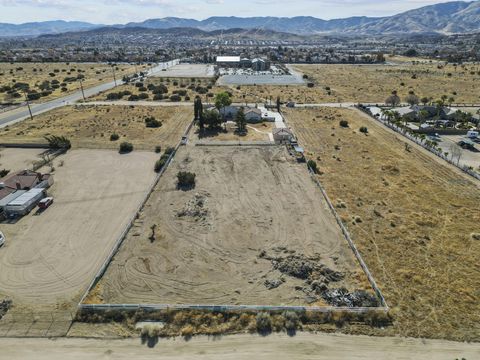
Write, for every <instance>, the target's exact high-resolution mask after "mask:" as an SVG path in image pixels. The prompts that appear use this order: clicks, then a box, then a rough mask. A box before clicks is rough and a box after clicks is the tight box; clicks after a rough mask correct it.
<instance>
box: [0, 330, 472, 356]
mask: <svg viewBox="0 0 480 360" xmlns="http://www.w3.org/2000/svg"><path fill="white" fill-rule="evenodd" d="M0 347H1V348H2V352H1V353H0V359H36V360H47V359H48V360H57V359H59V360H60V359H61V360H63V359H66V358H68V359H85V358H88V359H182V360H184V359H209V360H212V359H213V360H214V359H222V360H224V359H248V360H249V359H276V360H282V359H288V360H290V359H298V360H301V359H305V360H307V359H308V360H310V359H312V358H314V359H318V360H322V359H325V360H327V359H328V360H331V359H345V360H346V359H352V358H353V356H354V358H355V359H365V360H367V359H368V360H371V359H385V358H388V359H392V360H397V359H398V360H400V359H422V360H426V359H429V360H434V359H435V360H452V359H461V358H465V359H476V358H477V357H478V356H479V355H480V346H479V345H478V344H465V343H456V342H448V341H439V340H426V341H425V340H419V339H418V340H417V339H402V338H388V337H384V338H376V337H368V336H347V335H338V334H310V333H299V334H297V335H296V336H294V337H289V336H287V335H285V334H282V335H270V336H267V337H261V336H258V335H233V336H226V337H222V338H209V337H194V338H193V339H191V340H190V341H184V340H181V339H169V340H160V341H159V343H158V344H156V346H155V347H154V348H149V347H148V346H147V345H145V344H144V345H142V344H140V340H137V339H135V340H133V339H128V340H92V339H75V338H64V339H28V340H25V339H0ZM353 354H354V355H353Z"/></svg>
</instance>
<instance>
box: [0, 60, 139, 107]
mask: <svg viewBox="0 0 480 360" xmlns="http://www.w3.org/2000/svg"><path fill="white" fill-rule="evenodd" d="M144 67H146V65H142V66H138V67H137V70H138V71H140V70H141V69H142V68H144ZM133 72H135V67H134V66H133V65H124V64H119V65H117V66H116V67H115V76H116V78H117V79H121V78H122V77H123V76H124V75H127V74H130V73H133ZM50 74H53V76H51V75H50ZM79 75H83V76H84V79H83V86H84V87H90V86H94V85H98V84H100V83H103V82H109V81H113V73H112V68H111V66H110V65H108V64H99V63H14V64H10V63H2V64H1V70H0V88H2V87H4V86H10V87H12V86H14V85H15V83H27V84H29V86H30V90H35V91H37V92H39V93H41V92H42V90H47V89H42V88H41V87H40V85H41V84H42V83H43V82H44V81H49V82H50V86H49V87H48V90H50V91H52V93H51V94H49V95H47V96H42V97H41V98H40V99H39V100H37V101H38V102H43V101H46V100H51V99H53V98H56V97H59V96H62V95H65V94H68V93H70V92H72V91H75V90H78V89H80V83H79V82H78V81H77V80H76V77H77V76H79ZM67 78H73V80H72V81H69V80H68V79H67ZM14 80H15V81H14ZM52 81H55V82H54V83H56V81H58V84H57V85H58V87H57V86H56V85H55V86H54V87H52V86H51V85H53V84H52ZM62 88H65V89H66V90H65V91H63V90H62ZM17 92H18V93H19V94H21V96H20V97H14V96H12V95H9V94H8V93H7V91H2V92H0V103H2V102H9V103H10V102H13V103H19V102H23V101H25V97H24V96H23V94H22V93H21V91H17Z"/></svg>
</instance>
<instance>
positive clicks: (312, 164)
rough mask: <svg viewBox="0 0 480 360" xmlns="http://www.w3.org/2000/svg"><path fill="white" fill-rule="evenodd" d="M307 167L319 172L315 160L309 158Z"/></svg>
mask: <svg viewBox="0 0 480 360" xmlns="http://www.w3.org/2000/svg"><path fill="white" fill-rule="evenodd" d="M307 167H308V168H310V169H311V170H312V171H313V172H314V173H315V174H318V167H317V163H316V162H315V160H308V161H307Z"/></svg>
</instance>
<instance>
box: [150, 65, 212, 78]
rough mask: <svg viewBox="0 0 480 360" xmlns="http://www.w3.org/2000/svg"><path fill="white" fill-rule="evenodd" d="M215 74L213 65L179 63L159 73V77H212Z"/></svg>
mask: <svg viewBox="0 0 480 360" xmlns="http://www.w3.org/2000/svg"><path fill="white" fill-rule="evenodd" d="M214 75H215V71H214V68H213V65H203V64H178V65H175V66H172V67H170V68H168V69H166V70H165V71H161V72H159V73H158V75H157V76H158V77H172V78H182V77H185V78H211V77H213V76H214Z"/></svg>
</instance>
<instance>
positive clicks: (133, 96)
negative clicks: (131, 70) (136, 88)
mask: <svg viewBox="0 0 480 360" xmlns="http://www.w3.org/2000/svg"><path fill="white" fill-rule="evenodd" d="M139 99H140V98H139V97H138V95H130V96H129V97H128V101H138V100H139Z"/></svg>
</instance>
